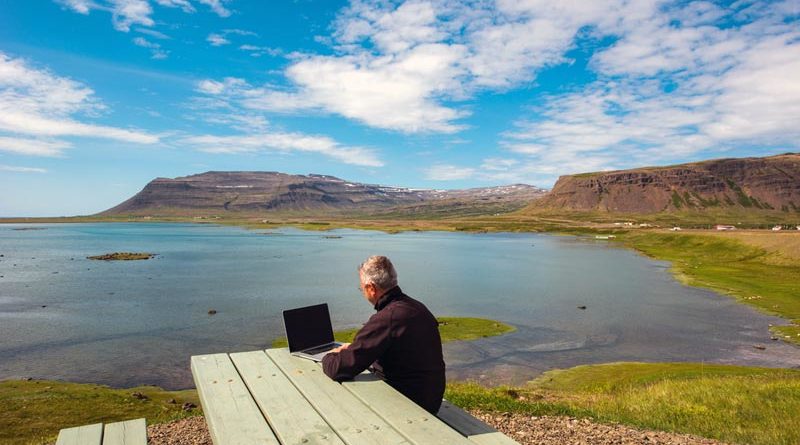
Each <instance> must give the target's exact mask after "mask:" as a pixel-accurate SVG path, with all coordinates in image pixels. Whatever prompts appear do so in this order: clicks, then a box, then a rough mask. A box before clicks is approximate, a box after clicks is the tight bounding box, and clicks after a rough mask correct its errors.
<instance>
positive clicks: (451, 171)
mask: <svg viewBox="0 0 800 445" xmlns="http://www.w3.org/2000/svg"><path fill="white" fill-rule="evenodd" d="M476 172H477V170H476V169H474V168H471V167H458V166H455V165H447V164H438V165H434V166H431V167H428V168H426V169H425V170H424V174H425V178H426V179H429V180H432V181H455V180H461V179H474V178H473V176H475V173H476Z"/></svg>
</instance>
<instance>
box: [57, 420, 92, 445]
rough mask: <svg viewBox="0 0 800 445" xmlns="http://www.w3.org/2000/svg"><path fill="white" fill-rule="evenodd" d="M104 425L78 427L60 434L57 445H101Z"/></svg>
mask: <svg viewBox="0 0 800 445" xmlns="http://www.w3.org/2000/svg"><path fill="white" fill-rule="evenodd" d="M102 440H103V424H102V423H95V424H92V425H84V426H76V427H73V428H65V429H63V430H61V431H59V432H58V440H57V441H56V445H101V444H100V442H101V441H102Z"/></svg>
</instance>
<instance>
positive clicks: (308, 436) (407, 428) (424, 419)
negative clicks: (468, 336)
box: [191, 348, 516, 445]
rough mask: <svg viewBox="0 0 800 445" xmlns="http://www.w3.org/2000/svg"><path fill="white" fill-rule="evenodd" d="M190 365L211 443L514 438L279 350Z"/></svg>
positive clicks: (396, 444)
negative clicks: (334, 376) (338, 378)
mask: <svg viewBox="0 0 800 445" xmlns="http://www.w3.org/2000/svg"><path fill="white" fill-rule="evenodd" d="M191 363H192V364H191V366H192V375H193V377H194V382H195V385H196V386H197V392H198V394H199V395H200V403H201V404H202V405H203V412H204V414H205V418H206V423H207V424H208V428H209V432H210V433H211V438H212V440H213V441H214V444H215V445H228V444H236V445H249V444H261V445H289V444H291V445H295V444H296V445H305V444H308V445H311V444H326V445H345V444H347V445H359V444H365V445H382V444H385V445H423V444H441V445H476V444H480V445H489V444H497V445H513V444H516V442H514V441H513V440H511V439H509V438H508V437H506V436H504V435H503V434H502V433H499V432H497V431H495V430H493V429H491V428H490V427H488V426H487V425H485V424H483V423H482V422H480V421H479V420H477V419H475V418H474V417H472V416H470V415H469V414H468V413H466V412H464V411H461V410H460V409H458V408H456V407H454V406H453V405H450V404H446V405H445V406H447V408H446V409H443V410H442V412H441V413H440V416H442V419H440V418H439V417H437V416H434V415H431V414H430V413H428V412H427V411H425V410H424V409H422V408H420V407H419V406H418V405H417V404H415V403H414V402H412V401H411V400H409V399H408V398H406V397H405V396H403V395H402V394H400V393H399V392H397V391H396V390H395V389H394V388H392V387H391V386H389V385H388V384H386V383H385V382H383V381H382V380H380V379H378V378H375V377H374V376H372V375H371V374H362V375H360V376H358V377H356V379H354V380H353V381H349V382H344V383H342V384H339V383H337V382H334V381H333V380H331V379H329V378H328V377H327V376H326V375H325V374H324V373H323V372H322V368H321V366H320V365H319V364H318V363H314V362H312V361H310V360H305V359H300V358H297V357H293V356H291V355H290V354H289V351H288V350H287V349H285V348H281V349H268V350H266V351H252V352H240V353H232V354H210V355H200V356H194V357H192V360H191ZM468 418H471V419H472V420H471V421H470V420H469V419H468ZM443 420H444V421H443ZM480 425H482V426H480ZM459 428H464V429H463V430H462V429H459ZM461 431H464V432H461Z"/></svg>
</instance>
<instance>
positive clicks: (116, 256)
mask: <svg viewBox="0 0 800 445" xmlns="http://www.w3.org/2000/svg"><path fill="white" fill-rule="evenodd" d="M154 256H156V255H155V254H154V253H146V252H114V253H105V254H103V255H94V256H88V257H86V258H88V259H90V260H100V261H136V260H149V259H150V258H153V257H154Z"/></svg>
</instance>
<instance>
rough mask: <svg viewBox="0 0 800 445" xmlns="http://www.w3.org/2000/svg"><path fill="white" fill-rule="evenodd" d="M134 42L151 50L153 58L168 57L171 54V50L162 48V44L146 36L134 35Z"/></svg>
mask: <svg viewBox="0 0 800 445" xmlns="http://www.w3.org/2000/svg"><path fill="white" fill-rule="evenodd" d="M133 44H134V45H136V46H141V47H142V48H147V49H149V50H150V54H151V57H152V58H153V59H157V60H158V59H166V58H167V56H168V55H169V51H166V50H164V49H161V45H160V44H158V43H155V42H151V41H149V40H147V39H145V38H144V37H134V39H133Z"/></svg>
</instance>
